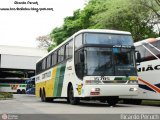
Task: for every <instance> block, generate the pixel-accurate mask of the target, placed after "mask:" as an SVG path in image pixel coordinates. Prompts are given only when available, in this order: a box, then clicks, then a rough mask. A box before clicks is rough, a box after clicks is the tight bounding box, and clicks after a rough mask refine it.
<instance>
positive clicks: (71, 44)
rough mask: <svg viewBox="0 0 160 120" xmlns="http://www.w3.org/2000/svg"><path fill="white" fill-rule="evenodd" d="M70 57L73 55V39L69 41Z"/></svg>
mask: <svg viewBox="0 0 160 120" xmlns="http://www.w3.org/2000/svg"><path fill="white" fill-rule="evenodd" d="M68 49H69V57H72V55H73V40H72V41H70V42H69V47H68Z"/></svg>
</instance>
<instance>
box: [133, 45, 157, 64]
mask: <svg viewBox="0 0 160 120" xmlns="http://www.w3.org/2000/svg"><path fill="white" fill-rule="evenodd" d="M136 50H137V51H139V52H140V54H141V59H142V62H143V61H149V60H154V59H156V57H155V56H154V55H153V54H151V52H149V51H148V50H147V49H146V48H145V47H144V46H143V45H140V46H137V47H136Z"/></svg>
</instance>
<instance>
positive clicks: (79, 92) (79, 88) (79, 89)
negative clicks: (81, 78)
mask: <svg viewBox="0 0 160 120" xmlns="http://www.w3.org/2000/svg"><path fill="white" fill-rule="evenodd" d="M82 87H83V84H80V85H78V88H77V91H78V94H79V95H81V92H82Z"/></svg>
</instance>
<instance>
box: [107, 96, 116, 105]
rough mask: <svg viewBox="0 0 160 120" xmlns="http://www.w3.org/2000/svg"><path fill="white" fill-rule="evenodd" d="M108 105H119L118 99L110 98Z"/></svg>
mask: <svg viewBox="0 0 160 120" xmlns="http://www.w3.org/2000/svg"><path fill="white" fill-rule="evenodd" d="M107 103H108V105H109V106H115V105H116V104H117V103H118V97H108V98H107Z"/></svg>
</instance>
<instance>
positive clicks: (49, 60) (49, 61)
mask: <svg viewBox="0 0 160 120" xmlns="http://www.w3.org/2000/svg"><path fill="white" fill-rule="evenodd" d="M50 66H51V55H49V56H48V57H47V68H49V67H50Z"/></svg>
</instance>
